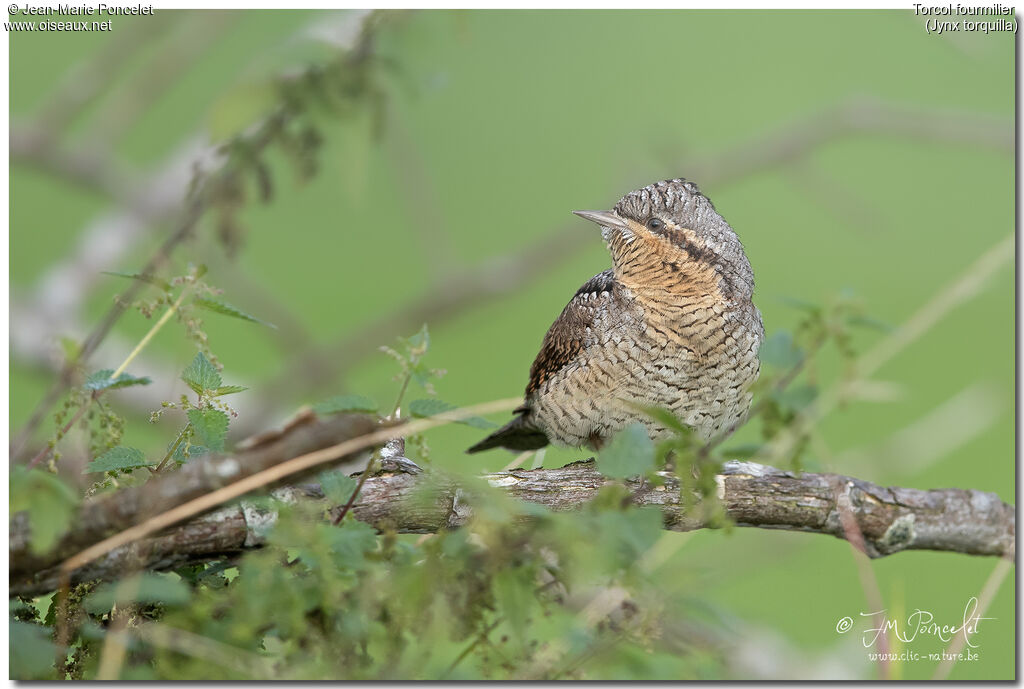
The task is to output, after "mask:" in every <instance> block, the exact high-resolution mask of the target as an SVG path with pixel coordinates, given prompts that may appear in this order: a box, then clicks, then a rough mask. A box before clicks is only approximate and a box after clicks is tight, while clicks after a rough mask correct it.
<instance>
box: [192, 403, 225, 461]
mask: <svg viewBox="0 0 1024 689" xmlns="http://www.w3.org/2000/svg"><path fill="white" fill-rule="evenodd" d="M188 420H189V422H190V423H191V424H192V428H193V429H194V430H195V432H196V435H197V436H198V437H199V439H200V440H201V441H202V442H203V445H205V446H206V447H208V448H210V449H211V450H213V451H215V452H220V451H221V450H223V449H224V436H225V435H227V432H228V423H229V419H228V415H227V414H225V413H224V412H222V411H221V410H220V409H210V408H207V409H189V410H188Z"/></svg>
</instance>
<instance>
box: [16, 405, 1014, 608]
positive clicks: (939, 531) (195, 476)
mask: <svg viewBox="0 0 1024 689" xmlns="http://www.w3.org/2000/svg"><path fill="white" fill-rule="evenodd" d="M299 419H300V421H299V422H297V423H296V424H293V426H292V427H290V428H289V429H286V430H285V431H284V432H282V433H279V434H276V435H272V436H270V437H267V438H263V439H257V440H256V441H255V442H254V443H250V445H249V448H248V449H245V450H243V451H241V452H239V453H237V454H235V455H231V456H227V457H213V458H208V459H204V460H198V461H196V462H194V463H192V464H190V465H188V466H186V467H185V468H184V469H183V470H182V471H181V472H178V473H177V474H173V475H171V476H168V477H166V478H158V479H154V480H152V481H150V482H149V483H147V484H146V485H144V486H140V487H138V488H132V489H127V490H122V491H118V492H117V493H115V494H112V495H109V496H104V497H103V498H99V499H97V500H95V501H93V502H91V503H87V504H86V505H85V506H83V508H82V509H81V511H80V512H79V515H78V517H77V518H76V519H75V521H74V522H73V523H74V524H75V527H74V528H73V530H72V531H71V532H70V533H69V534H67V535H66V536H65V537H64V539H62V541H61V544H60V546H59V547H58V548H57V549H56V550H55V551H54V552H52V553H48V554H47V555H45V556H37V555H33V554H32V553H31V552H30V551H29V550H28V542H29V530H28V525H27V521H26V519H25V515H24V514H19V515H15V517H14V518H13V519H12V521H11V533H10V537H11V540H10V555H11V558H10V561H11V569H10V575H11V578H10V587H11V594H12V595H33V594H38V593H42V592H45V591H49V590H53V589H54V588H55V587H56V585H57V582H58V577H59V573H60V570H59V567H58V566H55V563H57V562H59V561H60V560H61V559H62V558H63V557H65V556H67V555H68V554H70V553H72V552H74V551H75V550H76V549H78V548H81V547H83V546H87V545H89V544H91V543H94V542H96V541H98V540H99V539H100V538H102V537H104V536H106V535H109V534H110V533H112V532H116V531H117V529H119V528H124V527H125V526H128V525H130V524H133V523H137V522H139V521H140V520H141V519H142V518H143V517H144V516H146V515H151V514H154V513H155V512H158V511H159V510H161V509H166V508H167V507H169V506H172V505H177V504H180V503H182V502H184V501H186V500H187V499H191V498H193V497H195V496H196V495H197V494H201V493H202V492H203V491H209V490H212V489H213V488H214V487H215V486H219V485H223V484H224V483H227V480H226V479H227V478H231V479H237V478H240V474H239V473H238V472H239V471H240V467H244V470H243V471H244V473H245V474H251V473H255V471H256V470H259V469H260V468H265V467H267V466H270V465H273V464H274V463H279V462H281V461H284V460H287V459H289V458H291V457H294V456H296V455H297V454H301V453H302V452H306V451H309V450H311V449H313V448H316V447H324V446H328V445H330V444H332V443H333V442H335V441H337V440H338V438H340V437H341V438H344V437H352V434H353V433H357V432H364V431H365V430H366V427H373V426H374V424H375V422H373V421H372V420H371V419H370V418H369V417H365V416H342V417H335V418H333V419H328V420H311V419H310V418H309V417H299ZM349 470H351V468H350V469H349ZM484 479H485V480H487V481H488V483H490V485H491V486H494V487H497V488H501V489H503V490H505V491H506V492H507V493H508V494H509V495H510V496H512V497H515V498H517V499H520V500H523V501H526V502H532V503H535V504H540V505H544V506H546V507H548V508H549V509H551V510H554V511H566V510H574V509H579V508H580V507H582V506H583V505H584V504H585V503H587V502H588V501H589V500H590V499H592V498H593V497H594V496H595V495H596V494H597V492H598V490H600V489H601V487H602V486H604V485H605V484H607V483H608V482H609V480H608V479H606V478H605V477H603V476H602V475H601V474H599V473H598V472H597V470H596V469H595V467H594V463H593V462H590V461H588V462H577V463H574V464H570V465H568V466H565V467H562V468H560V469H535V470H532V471H526V470H518V469H517V470H513V471H501V472H496V473H492V474H486V475H485V476H484ZM665 479H666V484H665V486H663V487H659V488H654V489H649V490H638V488H639V487H640V486H639V483H638V482H631V485H630V488H632V489H633V490H634V491H635V498H634V502H635V504H637V505H640V506H649V507H656V508H658V509H660V510H661V511H662V514H663V516H664V525H665V528H666V529H670V530H673V531H691V530H694V529H701V528H707V527H708V526H709V524H708V523H707V521H705V520H704V519H703V518H702V517H699V516H695V515H694V514H692V513H688V512H687V511H686V510H685V509H684V507H682V506H681V505H680V501H679V495H680V494H679V483H678V481H677V480H676V479H675V478H674V477H673V476H671V475H669V474H666V475H665ZM716 481H717V484H718V497H719V499H720V500H721V501H722V504H723V506H724V508H725V511H726V513H727V514H728V515H729V517H730V518H731V519H732V520H733V521H734V522H735V524H736V525H737V526H741V527H759V528H768V529H785V530H790V531H807V532H811V533H821V534H830V535H832V536H835V537H837V538H844V539H845V538H846V533H847V530H846V529H844V526H843V523H842V519H841V510H846V511H848V514H849V515H850V516H852V517H853V518H854V519H855V520H856V523H857V526H858V527H859V530H860V533H861V534H862V536H863V541H864V547H865V550H866V551H867V553H868V554H869V555H870V556H871V557H882V556H884V555H890V554H892V553H896V552H899V551H901V550H937V551H949V552H958V553H965V554H971V555H995V556H1002V557H1006V558H1010V559H1012V558H1014V557H1015V536H1016V521H1015V516H1014V509H1013V507H1012V506H1010V505H1007V504H1006V503H1003V502H1002V501H1001V500H999V498H998V497H997V496H995V495H994V494H992V493H983V492H980V491H974V490H960V489H943V490H917V489H913V488H886V487H882V486H878V485H875V484H873V483H869V482H867V481H862V480H859V479H855V478H851V477H849V476H843V475H839V474H811V473H805V474H794V473H792V472H787V471H781V470H779V469H775V468H772V467H768V466H763V465H760V464H753V463H750V462H735V461H734V462H727V463H726V464H725V465H724V467H723V469H722V472H721V473H720V474H719V475H718V476H717V478H716ZM472 490H473V486H472V485H469V484H458V483H456V482H454V481H452V480H450V479H448V478H445V477H443V476H440V475H438V474H436V473H433V472H423V471H421V470H420V469H419V467H417V466H416V465H415V464H413V463H411V462H409V461H408V460H407V459H405V458H401V457H399V458H392V459H390V460H388V461H386V462H385V463H384V469H383V472H382V473H379V474H377V475H375V476H371V477H369V478H368V479H367V480H366V483H365V485H364V486H363V490H362V491H361V493H360V496H359V499H358V501H357V502H356V503H355V504H354V505H353V507H352V516H353V517H355V518H356V519H358V520H360V521H363V522H366V523H369V524H372V525H373V526H374V527H376V528H378V529H381V530H395V531H398V532H400V533H433V532H437V531H440V530H444V529H449V528H457V527H460V526H463V525H465V524H466V523H467V522H469V521H470V519H472V508H471V506H470V504H469V502H467V500H466V499H465V497H464V496H465V495H466V493H465V492H464V491H468V492H471V491H472ZM431 492H432V494H433V499H432V500H425V499H424V496H425V495H428V494H430V493H431ZM274 494H275V496H276V497H277V498H279V499H281V500H283V501H286V502H308V503H310V504H312V505H316V506H319V507H322V508H323V514H324V518H325V519H328V520H329V519H333V518H335V517H336V516H337V514H338V512H339V511H340V510H341V509H342V508H341V506H339V505H329V504H328V503H327V502H326V500H325V498H324V496H323V492H322V490H321V489H320V487H319V486H316V485H303V486H289V487H284V488H279V489H278V490H277V491H275V493H274ZM414 494H415V496H416V497H415V499H410V498H411V497H412V496H413V495H414ZM276 518H277V513H276V511H274V510H273V509H272V508H269V507H265V506H264V507H258V506H255V505H253V504H249V503H246V502H244V501H243V502H242V503H240V504H237V505H232V506H229V507H226V508H223V509H219V510H217V511H215V512H211V513H208V514H206V515H203V516H201V517H198V518H196V519H193V520H190V521H187V522H185V523H183V524H180V525H178V526H175V527H173V528H170V529H167V530H165V531H164V532H162V533H161V534H159V535H157V536H154V537H151V538H146V539H142V540H139V541H136V542H134V543H131V544H130V545H127V546H124V547H121V548H117V549H115V550H113V551H112V552H110V553H108V554H107V555H105V556H103V557H101V558H99V559H97V560H95V561H93V562H91V563H89V564H88V565H86V566H84V567H82V568H80V569H78V570H76V571H75V573H74V575H73V577H72V581H75V582H77V581H88V580H92V579H113V578H117V577H118V576H120V575H121V574H122V573H123V572H125V571H128V570H130V569H134V568H138V567H143V568H147V569H170V568H174V567H179V566H181V565H183V564H187V563H189V562H197V561H209V560H214V559H221V558H224V557H231V556H233V555H236V554H238V553H241V552H243V551H244V550H246V549H249V548H253V547H259V546H261V545H262V544H263V543H264V539H265V535H266V532H267V529H268V528H269V527H270V526H271V525H272V524H273V523H274V521H275V520H276Z"/></svg>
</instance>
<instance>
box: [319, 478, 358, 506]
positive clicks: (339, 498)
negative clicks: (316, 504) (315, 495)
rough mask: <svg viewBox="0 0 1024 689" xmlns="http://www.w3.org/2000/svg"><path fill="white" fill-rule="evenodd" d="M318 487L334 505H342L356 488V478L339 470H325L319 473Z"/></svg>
mask: <svg viewBox="0 0 1024 689" xmlns="http://www.w3.org/2000/svg"><path fill="white" fill-rule="evenodd" d="M319 478H320V487H321V488H323V491H324V497H326V498H327V499H328V500H330V501H331V502H332V503H334V504H335V505H344V504H345V503H347V502H348V501H349V498H351V497H352V493H353V492H354V491H355V489H356V485H357V483H356V480H355V479H354V478H352V477H351V476H346V475H345V474H343V473H341V472H340V471H325V472H323V473H322V474H320V477H319Z"/></svg>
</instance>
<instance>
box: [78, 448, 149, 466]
mask: <svg viewBox="0 0 1024 689" xmlns="http://www.w3.org/2000/svg"><path fill="white" fill-rule="evenodd" d="M155 463H156V462H151V461H149V460H148V459H146V455H144V454H143V453H142V450H136V449H135V448H134V447H124V446H122V445H119V446H117V447H115V448H113V449H111V450H107V451H106V452H104V453H103V454H101V455H100V456H99V457H97V458H96V459H94V460H92V461H91V462H89V466H87V467H86V468H85V473H89V472H91V471H124V470H127V469H138V468H139V467H146V466H152V465H153V464H155Z"/></svg>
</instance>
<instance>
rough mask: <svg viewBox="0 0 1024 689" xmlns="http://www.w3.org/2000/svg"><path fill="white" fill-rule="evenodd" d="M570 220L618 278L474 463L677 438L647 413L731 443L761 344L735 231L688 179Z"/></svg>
mask: <svg viewBox="0 0 1024 689" xmlns="http://www.w3.org/2000/svg"><path fill="white" fill-rule="evenodd" d="M573 212H574V213H575V214H576V215H577V216H579V217H581V218H584V219H586V220H589V221H591V222H594V223H596V224H597V225H598V226H599V227H600V228H601V236H602V238H603V240H604V242H605V244H606V245H607V248H608V251H609V253H610V254H611V263H612V267H611V268H610V269H608V270H605V271H603V272H601V273H598V274H597V275H595V276H594V277H592V278H591V279H590V280H588V281H587V282H586V283H584V284H583V286H582V287H580V288H579V290H577V291H576V294H575V295H574V296H573V297H572V299H571V300H570V301H569V303H568V304H567V305H566V307H565V308H564V309H563V310H562V313H561V314H560V315H559V316H558V318H557V319H555V322H554V323H553V324H552V325H551V327H550V329H549V330H548V331H547V334H546V335H545V336H544V340H543V342H542V344H541V348H540V352H539V353H538V354H537V357H536V359H535V360H534V362H533V365H532V366H531V367H530V378H529V383H528V384H527V386H526V392H525V395H524V401H523V404H522V406H520V407H518V408H517V409H515V410H514V414H515V417H514V418H513V419H512V421H510V422H509V423H507V424H506V425H505V426H503V427H502V428H500V429H498V430H497V431H495V432H494V433H492V434H491V435H489V436H487V437H486V438H484V439H483V440H481V441H480V442H478V443H476V444H475V445H473V446H472V447H470V448H469V449H468V450H467V452H468V453H475V452H481V451H483V450H489V449H492V448H498V447H503V448H505V449H508V450H513V451H517V452H523V451H528V450H539V449H541V448H543V447H545V446H547V445H549V444H552V445H556V446H563V447H570V448H587V449H590V450H595V451H597V450H600V449H601V448H602V447H604V446H605V445H606V444H607V443H608V441H609V440H610V439H611V438H612V437H613V436H614V435H615V434H616V433H617V432H619V431H621V430H623V429H624V428H626V427H627V426H630V425H631V424H634V423H637V422H639V423H641V424H643V426H644V427H645V428H646V430H647V432H648V435H649V436H650V438H651V439H652V440H653V441H659V440H662V439H665V438H667V437H669V436H670V435H671V433H672V432H673V431H672V430H671V429H669V428H667V427H666V426H664V425H662V424H661V423H659V422H658V421H657V420H656V419H654V418H652V416H651V415H649V414H647V413H645V411H644V408H645V407H661V408H665V409H667V410H669V411H670V412H672V413H673V414H674V415H675V416H676V417H677V418H678V419H679V420H680V421H681V422H682V423H683V424H685V425H686V426H688V427H690V428H691V429H692V430H693V432H694V433H695V434H696V436H697V437H698V438H700V439H701V440H703V441H705V442H710V441H711V440H712V439H715V438H717V437H719V436H720V435H723V436H724V435H725V434H727V433H728V432H731V430H733V429H735V428H736V426H738V425H739V424H740V423H741V422H742V421H743V419H744V418H745V417H746V415H747V413H748V412H749V410H750V402H751V397H752V393H751V391H750V387H751V385H752V384H753V383H754V381H755V380H757V377H758V374H759V372H760V360H759V358H758V351H759V348H760V346H761V342H762V340H763V339H764V325H763V322H762V319H761V312H760V311H759V310H758V308H757V307H756V306H755V305H754V303H753V294H754V272H753V269H752V268H751V266H750V261H749V260H748V259H747V255H746V252H745V251H744V249H743V245H742V244H741V243H740V240H739V237H737V236H736V233H735V232H734V231H733V229H732V227H731V226H730V225H729V223H728V222H726V220H725V219H724V218H723V217H722V216H721V215H720V214H719V213H718V211H717V210H716V209H715V206H714V204H713V203H712V202H711V200H710V199H708V198H707V197H706V196H704V195H703V194H702V193H701V191H700V189H699V188H698V187H697V185H696V184H695V183H694V182H692V181H689V180H686V179H685V178H677V179H669V180H664V181H660V182H655V183H653V184H650V185H648V186H645V187H643V188H641V189H637V190H635V191H631V192H629V193H628V194H626V195H625V196H623V197H622V198H621V199H620V200H619V201H618V203H616V204H615V206H614V208H613V209H612V210H610V211H584V210H581V211H573Z"/></svg>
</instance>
